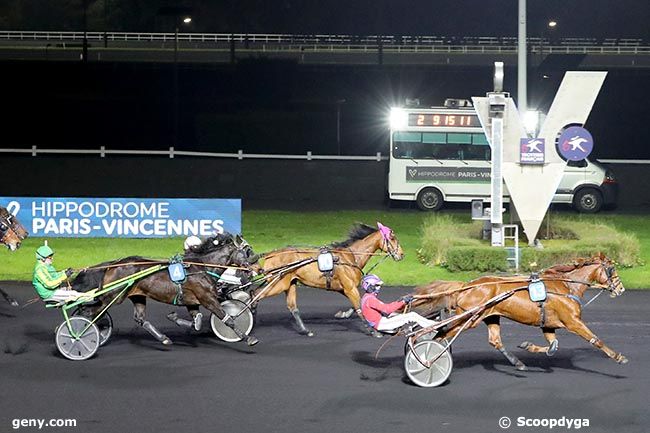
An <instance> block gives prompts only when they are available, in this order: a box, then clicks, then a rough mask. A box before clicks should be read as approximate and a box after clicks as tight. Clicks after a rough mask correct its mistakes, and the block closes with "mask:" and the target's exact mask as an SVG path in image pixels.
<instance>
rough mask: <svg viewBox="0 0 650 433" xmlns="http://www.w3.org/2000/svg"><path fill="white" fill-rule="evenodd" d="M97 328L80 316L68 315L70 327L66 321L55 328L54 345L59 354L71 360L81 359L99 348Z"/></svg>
mask: <svg viewBox="0 0 650 433" xmlns="http://www.w3.org/2000/svg"><path fill="white" fill-rule="evenodd" d="M99 342H100V336H99V330H98V329H97V326H95V324H94V323H91V322H90V320H88V319H86V318H85V317H81V316H72V317H70V328H68V324H67V323H66V322H63V323H61V325H59V327H58V328H57V330H56V347H57V349H59V352H61V355H63V356H65V357H66V358H68V359H71V360H73V361H83V360H85V359H88V358H90V357H91V356H93V355H94V354H95V353H96V352H97V349H99Z"/></svg>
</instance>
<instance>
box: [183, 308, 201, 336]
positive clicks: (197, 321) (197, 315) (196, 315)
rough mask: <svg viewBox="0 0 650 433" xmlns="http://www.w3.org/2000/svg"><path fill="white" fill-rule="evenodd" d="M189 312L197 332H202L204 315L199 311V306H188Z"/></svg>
mask: <svg viewBox="0 0 650 433" xmlns="http://www.w3.org/2000/svg"><path fill="white" fill-rule="evenodd" d="M187 311H189V312H190V314H191V315H192V322H193V323H192V324H193V326H194V330H195V331H200V330H201V326H202V325H203V314H202V313H201V311H199V306H198V305H188V306H187Z"/></svg>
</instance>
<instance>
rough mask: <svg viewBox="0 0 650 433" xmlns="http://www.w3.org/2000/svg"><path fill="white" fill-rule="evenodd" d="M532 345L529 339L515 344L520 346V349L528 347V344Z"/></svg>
mask: <svg viewBox="0 0 650 433" xmlns="http://www.w3.org/2000/svg"><path fill="white" fill-rule="evenodd" d="M532 345H533V343H531V342H530V341H524V342H523V343H521V344H520V345H519V346H517V347H518V348H520V349H525V350H528V348H529V347H530V346H532Z"/></svg>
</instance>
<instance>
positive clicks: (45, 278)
mask: <svg viewBox="0 0 650 433" xmlns="http://www.w3.org/2000/svg"><path fill="white" fill-rule="evenodd" d="M36 259H37V260H36V266H34V276H33V279H32V284H33V285H34V288H35V289H36V292H37V293H38V296H40V297H41V299H43V300H44V301H57V302H66V301H70V300H75V299H77V298H79V297H80V296H84V295H85V293H82V292H77V291H75V290H72V289H67V288H63V287H61V285H62V283H63V282H64V281H67V280H68V279H69V278H70V276H72V274H73V273H74V271H73V270H72V268H68V269H66V270H65V271H61V272H58V271H57V270H56V269H54V266H52V261H53V260H54V250H52V248H50V247H49V246H47V245H43V246H41V247H39V248H38V249H37V250H36Z"/></svg>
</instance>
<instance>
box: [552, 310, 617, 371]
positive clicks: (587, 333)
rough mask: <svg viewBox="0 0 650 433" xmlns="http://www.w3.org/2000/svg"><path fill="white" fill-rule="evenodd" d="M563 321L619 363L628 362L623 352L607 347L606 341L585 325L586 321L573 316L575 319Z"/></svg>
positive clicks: (572, 330)
mask: <svg viewBox="0 0 650 433" xmlns="http://www.w3.org/2000/svg"><path fill="white" fill-rule="evenodd" d="M563 323H564V326H565V327H566V329H567V330H568V331H571V332H573V333H574V334H576V335H579V336H580V337H582V338H584V339H585V340H586V341H588V342H589V344H591V345H593V346H594V347H596V348H598V349H600V350H602V351H603V352H605V354H606V355H607V356H609V357H610V358H612V359H613V360H614V361H616V362H618V363H619V364H626V363H627V358H626V357H625V356H623V354H622V353H617V352H614V351H613V350H612V349H610V348H609V347H607V346H606V345H605V343H603V340H601V339H600V338H598V337H597V336H596V334H594V333H593V332H592V331H591V329H589V328H588V327H587V325H585V324H584V322H583V321H582V320H580V319H579V318H577V317H573V320H571V321H569V322H568V323H567V322H564V321H563Z"/></svg>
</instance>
